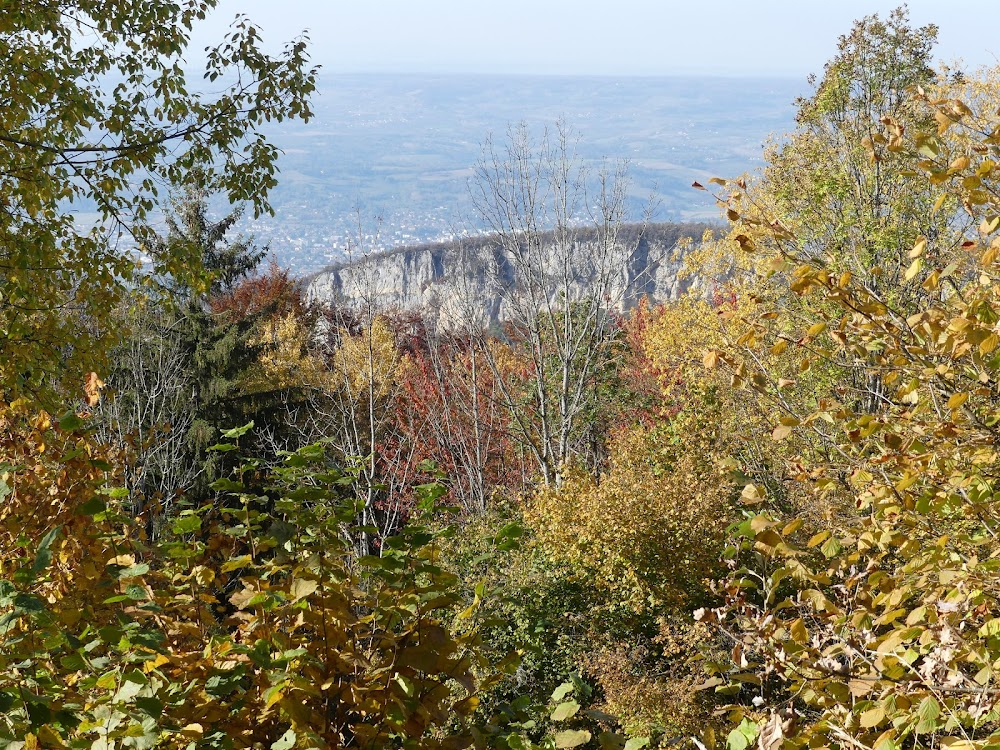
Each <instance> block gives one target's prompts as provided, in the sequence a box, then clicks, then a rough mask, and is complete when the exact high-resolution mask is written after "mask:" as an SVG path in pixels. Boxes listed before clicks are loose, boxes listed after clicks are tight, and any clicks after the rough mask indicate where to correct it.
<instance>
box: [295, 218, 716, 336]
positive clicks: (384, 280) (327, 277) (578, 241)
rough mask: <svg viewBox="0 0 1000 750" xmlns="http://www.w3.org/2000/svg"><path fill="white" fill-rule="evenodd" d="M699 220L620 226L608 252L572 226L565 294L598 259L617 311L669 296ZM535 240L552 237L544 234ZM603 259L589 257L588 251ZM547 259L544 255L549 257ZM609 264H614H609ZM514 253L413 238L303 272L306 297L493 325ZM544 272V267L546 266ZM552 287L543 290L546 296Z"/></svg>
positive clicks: (516, 280)
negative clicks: (607, 276) (608, 270)
mask: <svg viewBox="0 0 1000 750" xmlns="http://www.w3.org/2000/svg"><path fill="white" fill-rule="evenodd" d="M709 228H711V227H709V226H708V225H705V224H654V225H647V226H644V227H639V226H628V227H624V228H623V229H622V230H621V231H620V233H619V243H618V246H617V247H616V250H615V251H614V252H613V253H612V254H608V252H607V251H606V250H605V251H604V254H603V255H601V252H602V251H601V249H600V242H599V238H598V237H597V233H596V232H595V231H593V230H591V231H586V230H584V231H580V232H578V233H575V235H574V238H573V244H572V247H571V248H570V250H569V252H568V253H567V255H566V257H568V258H569V259H570V262H569V265H570V266H571V271H570V273H571V276H572V281H571V283H570V284H569V285H568V286H566V287H565V288H566V289H568V290H569V293H568V295H567V296H569V297H571V298H575V299H579V298H580V297H579V296H576V297H574V295H583V294H586V293H587V288H588V287H589V286H590V285H591V284H593V283H594V279H595V278H596V277H597V275H598V274H601V273H602V271H601V270H600V269H599V268H595V265H599V264H600V263H601V262H603V263H604V264H605V265H606V266H607V267H610V268H611V274H613V276H614V279H613V281H612V283H611V285H610V287H609V294H608V301H609V304H610V306H611V307H613V308H616V309H617V310H619V311H624V310H627V309H629V308H631V307H633V306H635V305H636V304H637V303H638V301H639V300H640V299H641V298H642V296H643V295H646V296H648V297H649V298H650V299H651V300H652V301H656V302H662V301H667V300H671V299H676V298H677V297H678V296H679V295H681V294H683V293H684V292H686V291H687V290H688V289H690V288H692V287H697V286H698V285H699V280H698V279H696V278H694V277H692V276H689V275H685V274H682V273H681V270H682V267H683V263H684V254H685V251H686V249H687V248H689V247H690V246H691V245H692V244H693V243H697V242H698V241H699V240H700V238H701V236H702V234H703V233H704V232H705V230H706V229H709ZM540 239H541V244H542V245H543V246H545V245H546V244H547V243H549V244H554V237H553V236H552V235H551V234H548V235H542V236H541V238H540ZM596 257H600V258H602V259H603V260H602V261H600V260H599V261H597V262H596V263H595V260H594V259H595V258H596ZM549 262H550V264H551V261H549ZM610 264H613V265H610ZM516 266H517V259H516V258H514V257H513V254H512V252H511V251H510V250H509V248H508V249H505V248H504V245H503V243H502V242H501V241H500V240H499V239H498V238H496V237H489V236H488V237H477V238H473V239H466V240H461V241H456V242H449V243H439V244H433V245H420V246H415V247H406V248H399V249H396V250H392V251H389V252H385V253H378V254H374V255H370V256H367V257H364V258H361V259H359V260H357V261H354V262H346V263H340V264H336V265H333V266H330V267H328V268H326V269H324V270H323V271H320V272H319V273H317V274H315V275H313V276H312V277H310V278H308V279H306V284H307V295H308V297H309V299H311V300H314V301H317V302H322V303H331V304H332V303H340V304H346V305H350V306H356V305H364V306H367V305H371V306H372V307H374V308H375V309H396V310H401V311H406V312H420V313H423V314H430V315H433V316H437V317H438V318H439V319H440V320H441V321H442V322H444V323H447V322H448V321H454V320H466V321H467V320H470V316H472V318H474V319H476V320H477V321H478V322H479V323H481V324H484V325H492V324H495V323H497V322H499V321H503V320H505V319H507V318H508V317H509V312H510V311H509V299H510V294H511V290H512V289H516V288H517V287H518V286H519V285H521V284H523V283H524V282H523V281H522V279H523V278H524V275H523V274H522V273H519V272H518V269H517V267H516ZM544 273H545V274H546V275H549V274H550V273H551V269H546V271H545V272H544ZM551 295H552V290H550V293H549V296H550V297H551Z"/></svg>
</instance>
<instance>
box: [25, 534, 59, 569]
mask: <svg viewBox="0 0 1000 750" xmlns="http://www.w3.org/2000/svg"><path fill="white" fill-rule="evenodd" d="M60 528H61V527H59V526H56V527H55V528H54V529H50V530H49V532H48V533H47V534H46V535H45V536H43V537H42V541H41V542H39V544H38V552H36V553H35V562H34V564H33V565H32V566H31V575H32V576H37V575H38V574H39V573H41V572H42V571H43V570H45V568H47V567H49V563H51V562H52V542H54V541H55V540H56V537H57V536H59V529H60Z"/></svg>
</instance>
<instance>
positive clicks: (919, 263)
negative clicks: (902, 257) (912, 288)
mask: <svg viewBox="0 0 1000 750" xmlns="http://www.w3.org/2000/svg"><path fill="white" fill-rule="evenodd" d="M923 265H924V260H923V258H917V259H916V260H914V261H913V262H912V263H911V264H910V267H909V268H907V269H906V273H904V274H903V278H904V279H906V280H907V281H909V280H910V279H912V278H913V277H914V276H916V275H917V274H918V273H920V269H921V268H922V267H923Z"/></svg>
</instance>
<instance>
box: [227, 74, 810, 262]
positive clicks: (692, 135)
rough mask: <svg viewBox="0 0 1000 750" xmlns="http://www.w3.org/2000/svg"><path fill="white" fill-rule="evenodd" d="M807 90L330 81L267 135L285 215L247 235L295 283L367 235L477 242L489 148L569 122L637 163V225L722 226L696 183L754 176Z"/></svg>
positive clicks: (401, 241)
mask: <svg viewBox="0 0 1000 750" xmlns="http://www.w3.org/2000/svg"><path fill="white" fill-rule="evenodd" d="M806 90H807V84H806V82H805V81H804V80H801V79H799V78H715V77H704V76H703V77H584V76H559V77H556V76H500V75H390V74H364V75H363V74H357V75H336V76H333V75H331V76H324V77H322V78H321V80H320V84H319V91H318V95H317V96H316V98H315V104H314V110H315V117H314V118H313V119H312V120H311V121H310V122H308V123H305V124H303V123H301V122H291V123H283V124H281V125H280V126H278V127H274V128H273V129H272V132H270V133H269V136H270V137H271V138H272V139H273V141H274V143H275V144H276V145H277V146H278V147H279V148H281V149H282V150H283V151H284V155H283V156H282V157H281V158H280V161H279V166H280V169H281V173H280V175H279V183H278V186H277V187H276V188H275V190H274V191H273V192H272V203H273V205H274V208H275V212H276V214H275V216H274V217H263V218H261V219H258V220H252V219H251V218H248V219H245V220H244V222H243V229H244V230H245V231H249V232H251V233H252V234H253V235H254V236H255V237H256V238H257V240H258V241H259V242H260V243H261V244H269V245H270V249H271V252H272V253H273V254H274V255H275V256H276V258H277V259H278V261H279V262H280V263H281V264H282V265H285V266H287V267H289V268H290V269H291V271H292V272H293V273H295V274H304V273H310V272H313V271H316V270H318V269H319V268H321V267H323V266H325V265H327V264H329V263H330V262H333V261H337V260H340V259H341V258H342V257H343V250H344V248H345V247H346V246H347V244H348V243H349V242H356V241H357V238H358V236H359V228H360V231H361V233H362V234H364V235H367V236H366V238H365V244H366V245H367V246H368V247H369V249H375V248H386V249H388V248H392V247H399V246H404V245H413V244H420V243H424V242H435V241H442V240H448V239H452V238H454V237H455V236H457V235H462V234H468V233H471V234H476V233H478V232H479V231H481V226H480V224H479V223H478V220H477V218H476V217H475V215H474V211H473V210H472V205H471V201H470V197H469V191H468V180H469V178H470V177H471V176H472V171H473V167H474V165H475V163H476V160H477V159H478V158H479V156H480V153H481V147H482V143H483V141H484V139H485V138H486V137H487V136H488V135H489V134H491V133H492V134H493V135H494V137H495V140H497V141H502V140H503V137H504V136H505V134H506V130H507V128H508V127H509V126H510V125H512V124H516V123H518V122H521V121H525V122H527V123H528V125H529V126H530V127H531V128H532V130H533V131H534V132H536V133H541V131H542V129H543V128H545V127H550V128H551V127H552V126H553V124H554V123H555V122H556V121H557V120H558V119H560V118H562V119H564V120H565V122H566V123H567V124H568V125H569V126H570V127H571V128H572V129H573V130H574V131H575V132H576V134H577V135H578V136H579V143H578V144H577V153H578V156H579V158H581V159H582V160H583V161H584V162H586V163H587V164H588V165H590V166H592V167H597V166H599V165H600V162H601V161H602V160H603V159H608V160H611V161H614V160H618V159H626V160H628V162H629V174H630V176H631V179H632V189H631V195H630V202H631V206H630V208H631V210H632V213H633V215H634V218H636V219H639V218H641V216H642V212H643V210H644V208H645V206H646V205H647V204H648V203H649V199H650V197H653V198H654V199H655V204H656V207H655V212H654V214H653V216H652V218H653V220H655V221H682V220H683V221H687V220H714V219H716V218H717V217H718V209H717V207H716V206H715V205H714V202H713V200H712V198H711V196H709V195H707V194H706V193H701V192H698V191H695V190H692V189H691V187H690V186H691V182H692V181H694V180H700V181H702V182H704V181H705V180H706V179H708V178H709V177H712V176H734V175H738V174H740V173H742V172H744V171H746V170H749V169H752V168H754V167H756V166H757V165H758V164H759V163H760V161H761V158H762V154H763V151H762V144H763V143H764V142H765V140H766V139H767V138H768V136H769V135H770V134H779V135H780V134H781V133H784V132H786V131H788V130H789V129H790V128H791V127H792V125H793V115H794V108H793V106H792V103H793V101H794V99H795V97H796V96H798V95H801V94H803V93H805V91H806ZM379 217H380V218H379ZM359 220H360V223H359Z"/></svg>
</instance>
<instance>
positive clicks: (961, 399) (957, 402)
mask: <svg viewBox="0 0 1000 750" xmlns="http://www.w3.org/2000/svg"><path fill="white" fill-rule="evenodd" d="M968 398H969V394H968V393H956V394H955V395H954V396H952V397H951V398H949V399H948V408H949V409H957V408H958V407H960V406H961V405H962V404H964V403H965V402H966V401H967V400H968Z"/></svg>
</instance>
